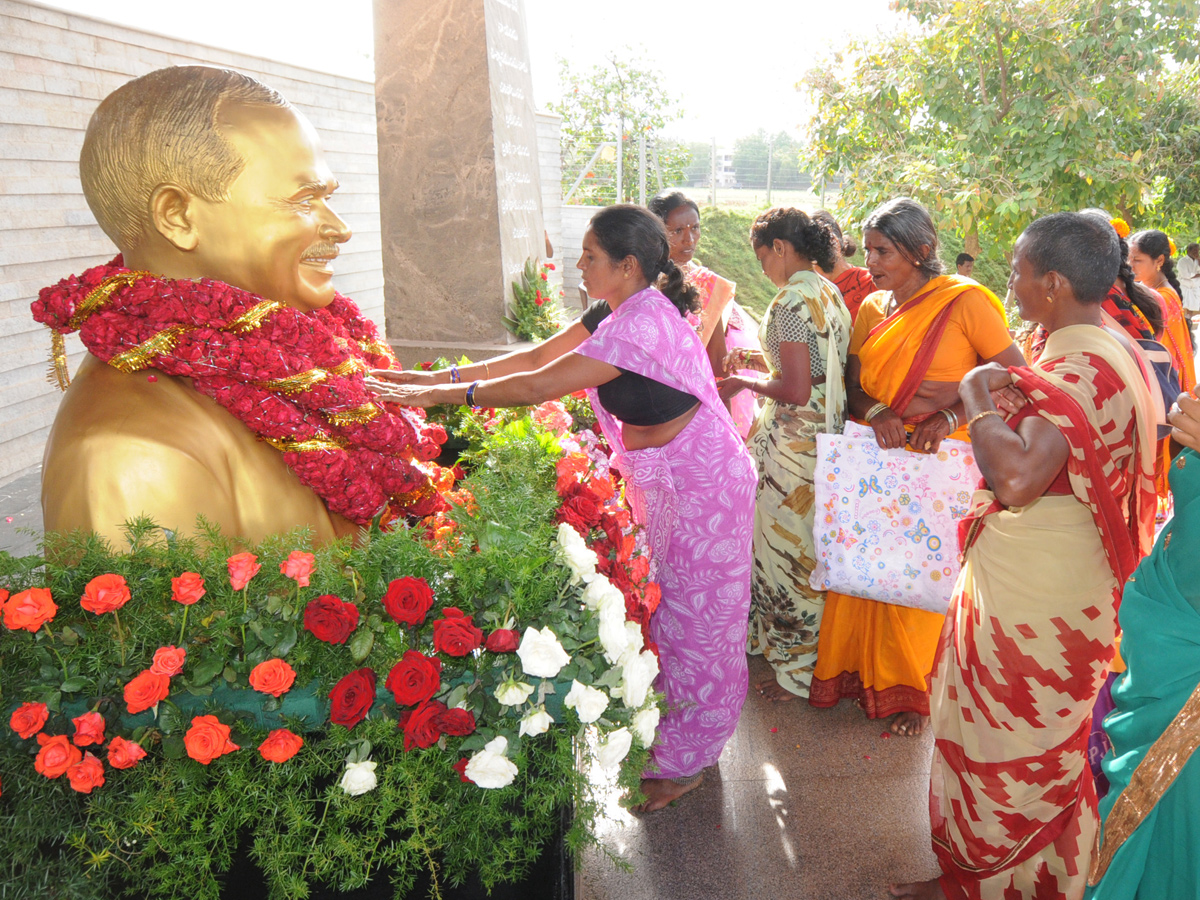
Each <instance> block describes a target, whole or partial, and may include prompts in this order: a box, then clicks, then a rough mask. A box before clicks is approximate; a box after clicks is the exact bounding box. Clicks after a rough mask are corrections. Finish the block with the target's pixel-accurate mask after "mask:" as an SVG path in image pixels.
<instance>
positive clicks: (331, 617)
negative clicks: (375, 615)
mask: <svg viewBox="0 0 1200 900" xmlns="http://www.w3.org/2000/svg"><path fill="white" fill-rule="evenodd" d="M357 627H358V607H357V606H355V605H354V604H353V603H349V602H347V601H345V600H342V599H341V598H340V597H334V596H333V595H332V594H322V595H321V596H320V597H317V598H316V599H315V600H309V601H308V605H307V606H306V607H304V629H305V630H306V631H310V632H312V634H313V637H315V638H316V639H317V640H319V641H324V642H325V643H327V644H344V643H346V638H348V637H350V633H351V632H353V631H354V629H355V628H357Z"/></svg>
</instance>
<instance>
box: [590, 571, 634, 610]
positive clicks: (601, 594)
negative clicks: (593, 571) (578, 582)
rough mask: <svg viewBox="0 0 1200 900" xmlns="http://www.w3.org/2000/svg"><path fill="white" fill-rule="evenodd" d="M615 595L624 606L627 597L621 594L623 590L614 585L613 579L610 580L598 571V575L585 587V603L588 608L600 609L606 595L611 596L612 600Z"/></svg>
mask: <svg viewBox="0 0 1200 900" xmlns="http://www.w3.org/2000/svg"><path fill="white" fill-rule="evenodd" d="M614 596H615V598H616V600H617V601H618V602H619V603H621V605H622V606H624V604H625V597H624V596H623V595H622V594H621V592H620V591H619V590H618V589H617V588H615V587H613V583H612V582H611V581H609V580H608V579H607V578H605V577H604V576H603V575H600V574H598V573H597V575H596V577H595V578H593V579H592V580H591V582H590V583H589V584H588V586H587V588H585V589H584V592H583V603H584V605H585V606H586V607H587V608H588V609H599V608H600V604H601V603H602V602H603V600H604V599H605V598H606V597H607V598H609V600H610V602H611V600H612V598H613V597H614Z"/></svg>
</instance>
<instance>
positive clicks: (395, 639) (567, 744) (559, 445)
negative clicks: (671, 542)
mask: <svg viewBox="0 0 1200 900" xmlns="http://www.w3.org/2000/svg"><path fill="white" fill-rule="evenodd" d="M560 410H562V407H561V405H557V406H549V407H546V408H545V409H540V410H538V411H535V417H536V418H539V419H540V420H541V421H543V422H545V423H546V424H547V425H548V426H550V427H551V428H552V429H553V430H552V431H548V430H546V429H545V428H542V427H541V426H539V425H537V424H535V422H534V421H533V420H532V419H530V418H527V417H521V418H513V417H510V418H509V419H508V420H507V421H505V422H497V421H493V422H491V423H490V431H489V429H488V428H487V427H483V426H480V428H479V429H478V430H477V433H476V435H475V443H474V449H475V457H474V462H475V469H474V472H473V474H472V476H471V477H470V478H469V479H467V480H466V481H465V482H461V483H460V485H459V487H458V489H457V490H452V491H449V492H447V493H446V494H445V497H446V499H447V500H448V501H449V502H450V503H451V504H452V507H453V508H452V510H451V511H450V512H448V513H446V512H443V513H438V514H437V515H436V516H433V517H430V518H429V519H426V520H424V521H422V522H419V523H417V524H415V525H413V526H412V527H410V528H407V529H403V528H400V529H396V530H394V531H391V532H386V533H385V532H383V531H380V530H379V528H378V527H376V528H373V529H372V530H371V532H370V534H369V537H368V539H367V540H366V541H365V542H363V543H362V544H361V545H360V546H359V547H355V548H351V547H349V546H347V545H345V544H339V545H335V546H332V547H327V548H324V549H321V550H319V551H316V552H311V548H310V547H308V546H307V543H306V541H305V539H304V535H303V534H294V535H287V536H277V537H275V538H272V539H270V540H268V541H267V542H265V543H263V544H262V545H259V546H257V547H253V548H250V549H248V550H247V549H244V548H242V547H238V546H236V545H234V544H233V543H232V542H231V541H230V540H229V539H228V538H227V537H226V536H224V535H221V534H219V533H218V532H216V531H215V530H213V531H211V532H209V533H208V534H207V535H206V538H205V539H204V540H203V541H197V542H192V541H183V540H177V539H175V538H174V537H172V536H170V535H168V537H167V540H165V541H164V540H163V539H162V534H163V533H162V531H161V530H160V529H157V528H155V527H154V526H153V525H152V524H151V523H149V522H139V523H134V524H133V525H131V527H130V536H131V539H132V550H131V552H129V553H128V554H124V555H114V554H113V553H112V552H111V551H110V550H109V549H108V548H107V547H106V546H105V545H104V543H103V542H102V541H100V540H99V539H98V538H96V537H95V536H73V537H65V538H63V537H60V538H55V539H54V540H52V541H51V542H49V544H48V549H47V554H46V557H45V558H44V559H43V558H41V557H29V558H25V559H13V558H11V557H8V556H7V555H4V554H0V604H2V609H0V620H2V621H3V624H4V626H5V628H4V629H3V630H2V631H0V671H2V672H3V675H4V677H3V681H2V682H0V710H3V714H4V722H5V723H7V724H6V725H4V724H0V729H2V730H3V732H4V734H3V736H2V737H0V846H2V847H3V853H4V859H6V860H7V861H8V862H7V864H6V866H7V869H8V871H6V872H5V873H4V878H5V880H7V881H10V882H12V883H13V884H14V885H15V888H14V890H15V892H16V893H15V896H26V895H27V896H30V897H46V896H52V895H63V896H68V895H69V896H80V897H97V898H99V897H112V896H116V895H117V894H119V893H120V892H121V891H122V890H125V889H128V890H130V891H132V892H135V893H137V894H139V895H143V896H147V895H148V896H153V897H156V898H159V897H162V898H166V897H188V898H192V897H196V898H216V897H217V896H218V895H219V892H220V887H219V882H218V878H219V876H220V875H221V873H223V872H225V871H227V870H228V869H229V867H230V865H231V862H232V860H233V858H234V855H235V853H236V852H237V848H238V846H239V842H241V841H244V840H247V839H248V840H249V841H250V842H251V848H252V849H251V855H252V857H253V858H254V860H255V861H256V863H257V864H258V865H259V866H260V867H261V869H262V870H263V872H264V875H265V877H266V879H267V881H268V883H269V884H270V886H271V891H272V896H277V897H289V898H290V897H303V896H306V892H307V890H308V885H310V884H316V883H322V884H326V885H329V886H332V887H334V888H337V889H341V890H347V889H352V888H355V887H358V886H361V885H363V884H365V883H366V882H367V881H368V880H370V879H371V878H372V877H373V876H376V875H380V877H383V878H390V879H391V880H392V883H393V884H394V886H395V890H396V895H397V896H404V894H405V893H406V891H407V890H408V889H409V888H410V887H411V886H412V884H413V883H414V882H415V880H416V879H417V878H418V876H420V875H421V874H422V872H428V873H430V874H431V875H432V877H433V881H434V885H435V890H436V886H437V884H438V883H439V882H446V883H458V882H460V881H461V880H463V879H464V878H465V877H466V876H467V874H468V873H473V872H477V873H478V875H479V877H480V878H481V879H482V881H483V883H484V884H485V885H486V886H489V887H490V886H491V885H494V884H496V883H499V882H506V881H515V880H517V879H519V878H520V876H521V875H522V873H523V871H524V870H525V869H526V868H527V867H528V866H529V865H530V863H531V862H532V860H534V859H535V858H536V856H537V854H538V852H539V850H540V848H541V846H542V844H543V843H544V842H545V841H546V840H547V839H548V838H549V837H550V835H551V834H552V832H553V831H554V830H555V828H556V827H557V826H558V818H557V811H558V810H559V809H561V808H563V807H572V808H573V809H574V813H575V816H574V821H573V824H572V826H571V829H570V831H569V832H568V834H567V836H566V840H567V843H568V846H569V847H570V848H571V849H572V850H576V851H577V850H578V849H580V848H581V847H582V846H583V845H585V844H586V843H589V842H593V841H594V840H595V838H594V824H595V819H596V816H597V813H598V808H597V800H596V798H595V797H594V796H593V793H592V787H591V785H590V783H589V781H588V779H587V777H586V775H585V774H584V773H583V772H581V770H580V766H579V765H578V759H577V756H578V753H579V752H580V751H581V748H583V747H585V746H592V747H594V748H595V759H594V762H595V764H597V765H599V766H601V767H602V768H605V769H608V770H610V771H612V772H616V773H619V775H618V777H619V781H620V783H622V784H624V785H627V786H629V787H631V788H636V785H637V780H638V777H639V774H640V772H641V769H642V766H643V765H644V764H645V760H646V754H647V749H646V748H647V746H648V745H649V743H651V742H652V740H653V734H654V729H655V727H656V725H657V722H658V717H659V711H660V710H659V703H660V700H661V698H660V697H659V696H658V695H655V694H654V693H653V690H652V687H651V684H652V682H653V679H654V676H655V675H656V674H657V671H658V666H657V657H656V654H655V651H656V649H657V648H655V647H654V646H653V645H652V644H651V643H650V642H649V640H648V632H647V626H648V623H649V615H650V612H651V611H652V609H653V607H654V605H655V604H656V598H657V586H656V585H653V584H651V583H649V582H647V580H646V579H647V575H648V572H649V563H648V560H647V558H646V556H645V554H644V552H641V551H640V550H639V548H638V540H637V535H636V533H635V530H634V529H632V528H631V526H630V523H629V518H628V514H627V513H626V512H625V511H624V510H623V509H621V508H620V506H619V503H618V500H619V496H620V485H619V481H617V479H616V478H615V476H613V475H612V474H611V473H609V471H608V469H607V458H606V456H605V454H604V451H603V447H602V446H601V445H600V443H599V442H598V441H597V440H596V439H595V438H594V436H593V435H591V433H590V432H584V433H582V434H581V435H579V436H572V435H570V434H568V433H565V432H564V431H563V428H564V427H565V425H566V424H568V423H569V422H570V417H569V416H567V415H566V414H565V410H562V413H561V415H560V413H559V411H560ZM476 418H478V417H476ZM484 424H485V425H486V424H487V423H484ZM555 431H557V432H558V433H557V434H556V433H555ZM597 569H599V571H597ZM589 732H590V739H589V740H588V741H584V740H583V739H584V738H585V737H589ZM381 873H382V874H381Z"/></svg>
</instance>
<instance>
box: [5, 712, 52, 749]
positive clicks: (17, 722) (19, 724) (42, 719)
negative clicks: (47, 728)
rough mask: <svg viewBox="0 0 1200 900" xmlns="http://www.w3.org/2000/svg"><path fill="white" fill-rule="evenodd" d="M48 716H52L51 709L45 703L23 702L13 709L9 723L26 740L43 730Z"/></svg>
mask: <svg viewBox="0 0 1200 900" xmlns="http://www.w3.org/2000/svg"><path fill="white" fill-rule="evenodd" d="M48 718H50V710H49V709H47V707H46V704H45V703H22V704H21V705H20V706H18V707H17V708H16V709H14V710H13V714H12V715H11V716H10V717H9V719H8V725H9V727H10V728H11V729H12V730H13V731H15V732H16V733H17V734H19V735H20V736H21V739H22V740H24V739H26V738H31V737H33V736H34V735H35V734H37V733H38V732H39V731H41V730H42V726H43V725H45V724H46V720H47V719H48Z"/></svg>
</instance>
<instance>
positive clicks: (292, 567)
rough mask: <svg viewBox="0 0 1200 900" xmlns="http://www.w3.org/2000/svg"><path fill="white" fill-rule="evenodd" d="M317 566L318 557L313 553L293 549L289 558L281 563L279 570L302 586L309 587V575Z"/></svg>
mask: <svg viewBox="0 0 1200 900" xmlns="http://www.w3.org/2000/svg"><path fill="white" fill-rule="evenodd" d="M315 568H316V557H314V556H313V555H312V554H311V553H304V552H303V551H300V550H293V551H292V552H291V553H289V554H288V558H287V559H285V560H284V561H283V562H281V563H280V564H279V571H280V572H282V573H283V574H284V575H286V576H287V577H288V578H290V579H292V581H294V582H296V584H297V585H299V586H300V587H308V576H309V575H311V574H312V573H313V569H315Z"/></svg>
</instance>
